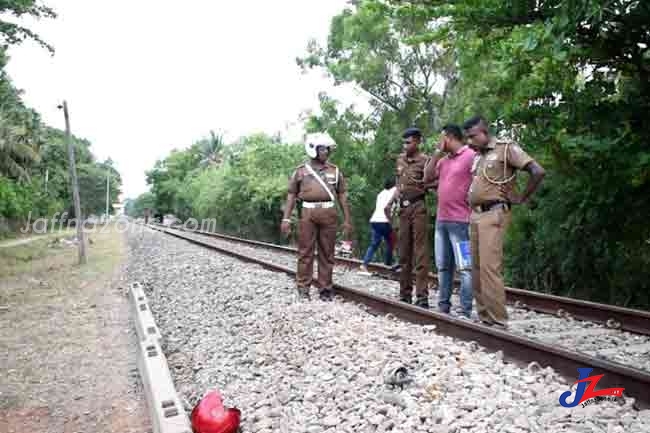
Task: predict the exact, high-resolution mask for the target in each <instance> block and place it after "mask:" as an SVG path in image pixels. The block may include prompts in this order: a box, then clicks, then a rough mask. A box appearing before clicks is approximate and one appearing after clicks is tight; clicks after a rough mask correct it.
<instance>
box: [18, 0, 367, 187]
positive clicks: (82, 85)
mask: <svg viewBox="0 0 650 433" xmlns="http://www.w3.org/2000/svg"><path fill="white" fill-rule="evenodd" d="M44 3H45V4H46V5H48V6H50V7H52V8H53V9H54V10H55V11H56V13H57V14H58V17H57V18H56V19H54V20H51V19H50V20H40V21H32V20H21V21H19V22H20V23H22V24H24V25H26V26H28V27H29V28H30V29H32V30H34V31H36V33H37V34H39V35H40V36H41V37H42V38H43V39H45V40H46V41H47V42H48V43H50V44H51V45H53V46H54V48H55V51H56V52H55V54H54V56H51V55H50V54H49V53H48V52H47V51H46V50H45V49H43V48H41V47H39V46H38V45H37V44H35V43H31V42H27V43H24V44H22V45H19V46H15V47H12V48H11V49H10V51H9V55H10V57H11V60H10V62H9V65H8V67H7V71H8V73H9V75H10V77H11V78H12V80H13V82H14V84H15V85H16V87H18V88H19V89H23V90H24V92H25V93H24V96H23V99H24V101H25V103H26V104H27V105H28V106H29V107H31V108H34V109H35V110H36V111H38V112H39V113H41V115H42V117H43V121H44V122H45V123H46V124H48V125H51V126H53V127H57V128H61V129H64V120H63V113H62V112H61V111H60V110H58V109H57V105H58V104H59V103H60V102H61V101H62V100H63V99H65V100H66V101H67V103H68V108H69V111H70V124H71V129H72V132H73V134H75V135H76V136H79V137H83V138H86V139H88V140H89V141H90V142H91V143H92V147H91V151H92V152H93V154H94V155H95V156H96V157H97V159H98V160H104V159H106V158H108V157H110V158H111V159H113V161H115V163H116V167H117V169H118V171H119V172H120V174H121V176H122V181H123V186H122V190H123V195H122V198H127V197H131V198H135V197H136V196H137V195H139V194H141V193H143V192H145V191H146V190H147V189H148V187H147V185H146V180H145V171H146V170H148V169H150V168H152V167H153V165H154V163H155V161H156V160H157V159H160V158H164V157H165V156H166V155H167V154H168V153H169V152H170V151H171V150H172V149H174V148H178V149H182V148H185V147H188V146H189V145H191V144H192V142H194V141H196V140H198V139H200V138H202V137H205V136H208V134H209V131H210V130H211V129H214V130H220V131H222V132H223V133H224V134H225V138H226V140H227V141H232V140H234V139H236V138H237V137H239V136H242V135H247V134H251V133H255V132H266V133H269V134H273V133H276V132H280V133H282V134H283V136H284V137H285V138H286V139H288V140H292V141H294V140H299V139H300V136H301V134H302V128H301V125H300V123H298V119H299V116H300V113H301V112H303V111H304V110H308V109H311V110H316V111H317V110H318V93H319V92H320V91H327V92H328V93H330V94H332V95H334V96H335V97H337V98H339V99H340V100H342V101H343V102H344V103H356V104H359V107H360V109H361V110H364V109H365V108H364V107H367V105H366V98H365V97H364V96H363V94H362V93H361V91H359V90H357V89H354V88H353V87H351V86H346V87H343V88H340V87H334V86H333V85H332V83H331V80H330V79H329V78H327V77H326V75H325V73H324V72H322V71H313V72H311V73H309V74H307V75H305V74H303V73H302V72H301V70H300V68H299V67H298V65H297V64H296V62H295V59H296V57H298V56H301V55H303V54H304V53H305V52H306V46H307V43H308V41H309V39H310V38H316V39H317V40H319V41H320V42H321V43H325V41H326V38H327V34H328V30H329V24H330V19H331V18H332V17H333V16H334V15H336V14H337V13H339V12H340V11H342V10H343V8H344V7H345V3H346V0H318V1H317V0H275V1H268V0H257V1H244V0H238V1H229V0H186V1H184V2H178V1H171V0H158V1H153V0H138V1H133V0H128V1H127V0H112V1H110V2H107V1H98V0H44Z"/></svg>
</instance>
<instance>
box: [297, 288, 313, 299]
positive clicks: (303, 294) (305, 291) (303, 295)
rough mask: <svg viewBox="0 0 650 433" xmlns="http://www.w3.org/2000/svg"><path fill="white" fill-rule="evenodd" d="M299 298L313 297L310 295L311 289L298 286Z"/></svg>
mask: <svg viewBox="0 0 650 433" xmlns="http://www.w3.org/2000/svg"><path fill="white" fill-rule="evenodd" d="M298 299H306V300H309V299H311V297H310V296H309V289H306V288H304V287H298Z"/></svg>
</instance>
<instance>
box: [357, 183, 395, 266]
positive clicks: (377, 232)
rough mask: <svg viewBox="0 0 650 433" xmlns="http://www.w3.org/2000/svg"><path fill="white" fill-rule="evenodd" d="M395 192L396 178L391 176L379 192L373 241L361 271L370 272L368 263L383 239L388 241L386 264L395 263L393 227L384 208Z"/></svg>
mask: <svg viewBox="0 0 650 433" xmlns="http://www.w3.org/2000/svg"><path fill="white" fill-rule="evenodd" d="M393 194H395V179H394V178H392V177H391V178H388V179H386V181H385V182H384V189H383V190H382V191H381V192H380V193H379V194H377V200H376V203H375V212H374V213H373V214H372V216H371V217H370V227H371V228H372V241H371V243H370V246H369V247H368V251H366V255H365V256H364V258H363V264H362V265H361V269H360V272H363V273H369V272H368V263H370V260H372V257H373V256H374V255H375V252H376V251H377V248H379V245H380V244H381V241H382V239H383V240H385V241H386V256H385V257H384V259H385V260H384V263H385V264H386V266H390V265H392V264H393V245H392V244H391V233H392V231H393V227H392V225H391V223H390V221H389V220H388V218H386V212H385V211H384V208H385V207H386V205H387V204H388V202H389V201H390V199H391V197H393Z"/></svg>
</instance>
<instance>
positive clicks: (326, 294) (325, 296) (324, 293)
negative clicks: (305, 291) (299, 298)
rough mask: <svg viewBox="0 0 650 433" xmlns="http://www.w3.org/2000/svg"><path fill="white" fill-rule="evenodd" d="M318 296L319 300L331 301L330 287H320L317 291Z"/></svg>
mask: <svg viewBox="0 0 650 433" xmlns="http://www.w3.org/2000/svg"><path fill="white" fill-rule="evenodd" d="M318 297H319V298H320V300H321V301H325V302H329V301H331V300H332V297H333V293H332V289H322V290H321V291H320V292H319V294H318Z"/></svg>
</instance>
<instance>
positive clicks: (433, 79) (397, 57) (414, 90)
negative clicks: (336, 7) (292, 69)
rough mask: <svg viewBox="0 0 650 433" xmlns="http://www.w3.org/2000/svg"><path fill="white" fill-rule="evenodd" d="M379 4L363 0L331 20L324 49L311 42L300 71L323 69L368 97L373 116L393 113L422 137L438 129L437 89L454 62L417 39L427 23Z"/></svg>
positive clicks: (300, 61) (375, 0)
mask: <svg viewBox="0 0 650 433" xmlns="http://www.w3.org/2000/svg"><path fill="white" fill-rule="evenodd" d="M399 12H400V10H399V9H396V8H393V7H391V6H390V5H389V4H388V3H386V2H384V1H380V0H361V1H358V2H354V5H353V7H349V8H346V9H345V10H344V11H343V12H342V13H341V14H339V15H337V16H335V17H334V18H333V19H332V23H331V26H330V34H329V38H328V43H327V47H325V48H323V47H320V46H318V45H317V44H316V42H314V41H313V40H312V41H310V42H309V44H308V47H307V55H306V56H305V57H303V58H298V59H297V62H298V65H299V66H301V67H302V68H303V69H309V68H314V67H324V68H326V70H327V72H328V73H329V74H330V76H331V77H332V78H334V81H335V83H336V84H338V83H342V82H350V83H354V84H356V85H357V86H359V87H360V88H361V89H363V90H364V91H365V92H367V93H368V95H369V96H371V98H372V99H371V101H370V102H371V105H372V106H373V107H374V108H375V113H374V114H375V116H376V117H381V115H382V113H383V112H384V111H385V110H391V111H394V112H395V113H396V114H397V117H398V118H399V119H400V123H401V124H402V126H403V127H406V126H411V125H413V124H418V125H419V126H421V127H422V129H423V130H424V131H425V133H428V132H430V131H433V130H435V129H436V128H438V127H439V126H440V117H439V115H440V110H441V108H442V105H443V103H444V95H443V94H441V93H437V92H436V85H437V84H440V80H442V79H443V78H445V77H446V78H449V77H450V76H452V75H453V73H454V65H453V63H452V58H451V57H450V56H449V55H448V53H447V52H446V51H445V50H444V49H442V47H441V46H440V45H437V44H434V43H431V42H429V41H426V40H424V41H423V40H421V39H420V38H419V35H420V34H422V33H425V32H427V31H428V29H429V23H428V22H427V20H426V19H422V18H420V17H418V16H415V15H409V14H402V13H399Z"/></svg>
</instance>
